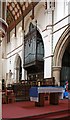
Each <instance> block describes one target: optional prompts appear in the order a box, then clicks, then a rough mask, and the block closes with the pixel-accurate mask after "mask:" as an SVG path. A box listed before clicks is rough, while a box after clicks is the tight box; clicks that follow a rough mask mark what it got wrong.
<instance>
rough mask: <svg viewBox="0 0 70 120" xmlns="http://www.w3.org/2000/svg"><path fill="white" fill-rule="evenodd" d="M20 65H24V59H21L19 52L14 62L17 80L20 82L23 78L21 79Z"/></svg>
mask: <svg viewBox="0 0 70 120" xmlns="http://www.w3.org/2000/svg"><path fill="white" fill-rule="evenodd" d="M20 67H22V60H21V57H20V55H19V54H17V55H16V57H15V62H14V70H15V72H14V74H15V81H16V82H19V81H20V80H21V79H19V78H20ZM21 72H22V71H21ZM21 78H22V77H21Z"/></svg>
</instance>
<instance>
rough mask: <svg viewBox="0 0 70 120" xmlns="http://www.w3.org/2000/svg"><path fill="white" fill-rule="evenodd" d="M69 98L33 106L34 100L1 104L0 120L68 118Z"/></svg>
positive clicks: (69, 117)
mask: <svg viewBox="0 0 70 120" xmlns="http://www.w3.org/2000/svg"><path fill="white" fill-rule="evenodd" d="M69 110H70V100H68V99H64V100H60V101H59V105H49V103H48V101H45V106H44V107H35V104H34V102H30V101H25V102H24V101H23V102H15V103H9V104H3V105H2V120H54V119H58V118H60V120H66V118H67V120H70V111H69ZM64 118H65V119H64Z"/></svg>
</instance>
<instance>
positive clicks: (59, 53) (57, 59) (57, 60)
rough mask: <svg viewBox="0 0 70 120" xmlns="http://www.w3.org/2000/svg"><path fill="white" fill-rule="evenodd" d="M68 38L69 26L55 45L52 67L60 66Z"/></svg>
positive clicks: (69, 35) (69, 33)
mask: <svg viewBox="0 0 70 120" xmlns="http://www.w3.org/2000/svg"><path fill="white" fill-rule="evenodd" d="M69 37H70V26H68V27H67V28H66V29H65V31H64V32H63V34H62V35H61V37H60V38H59V40H58V42H57V45H56V47H55V50H54V57H53V61H54V66H62V57H63V54H64V52H65V49H66V47H67V45H68V43H69Z"/></svg>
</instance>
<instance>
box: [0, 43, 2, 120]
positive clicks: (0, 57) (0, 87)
mask: <svg viewBox="0 0 70 120" xmlns="http://www.w3.org/2000/svg"><path fill="white" fill-rule="evenodd" d="M1 119H2V45H1V46H0V120H1Z"/></svg>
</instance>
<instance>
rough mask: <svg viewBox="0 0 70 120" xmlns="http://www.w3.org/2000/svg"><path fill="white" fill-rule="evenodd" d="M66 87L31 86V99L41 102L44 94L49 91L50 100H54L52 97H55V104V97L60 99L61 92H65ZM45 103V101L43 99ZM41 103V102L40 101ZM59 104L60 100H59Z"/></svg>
mask: <svg viewBox="0 0 70 120" xmlns="http://www.w3.org/2000/svg"><path fill="white" fill-rule="evenodd" d="M63 91H64V88H63V87H58V86H55V87H53V86H47V87H41V86H40V87H31V88H30V91H29V95H30V100H31V101H35V102H38V103H40V102H41V99H42V100H44V94H45V93H49V95H50V99H49V100H50V101H53V100H52V99H54V101H53V103H52V102H50V103H52V104H55V103H54V102H55V99H56V100H57V101H58V100H59V94H63ZM43 103H44V101H43ZM40 104H41V103H40ZM57 104H58V102H57Z"/></svg>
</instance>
